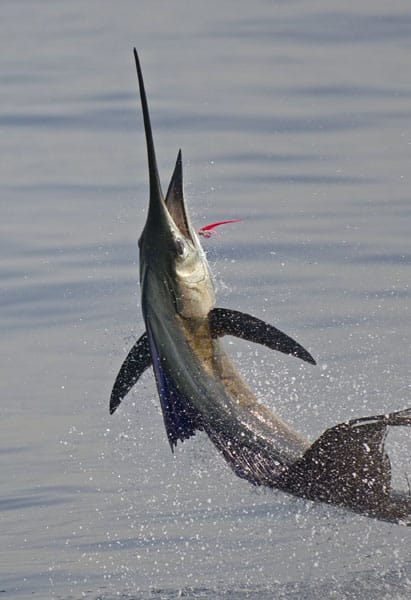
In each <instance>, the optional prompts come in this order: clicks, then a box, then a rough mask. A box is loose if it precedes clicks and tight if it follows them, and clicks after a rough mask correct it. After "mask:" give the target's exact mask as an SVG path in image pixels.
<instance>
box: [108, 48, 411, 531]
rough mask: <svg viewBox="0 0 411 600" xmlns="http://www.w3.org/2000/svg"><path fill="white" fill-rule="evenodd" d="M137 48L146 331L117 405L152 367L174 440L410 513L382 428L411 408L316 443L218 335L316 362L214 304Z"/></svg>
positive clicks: (294, 488)
mask: <svg viewBox="0 0 411 600" xmlns="http://www.w3.org/2000/svg"><path fill="white" fill-rule="evenodd" d="M134 55H135V60H136V68H137V76H138V81H139V89H140V97H141V104H142V109H143V118H144V128H145V133H146V142H147V154H148V166H149V184H150V200H149V210H148V214H147V220H146V224H145V227H144V230H143V233H142V235H141V237H140V240H139V247H140V284H141V294H142V312H143V316H144V321H145V326H146V331H145V333H144V334H143V335H142V336H141V338H140V339H139V340H138V341H137V342H136V344H135V345H134V346H133V348H132V349H131V350H130V352H129V354H128V356H127V358H126V359H125V361H124V363H123V365H122V367H121V369H120V372H119V374H118V376H117V378H116V381H115V383H114V387H113V390H112V394H111V400H110V412H114V411H115V410H116V408H117V407H118V406H119V404H120V403H121V401H122V399H123V398H124V397H125V395H126V394H127V393H128V392H129V390H130V389H131V388H132V387H133V385H134V384H135V383H136V382H137V380H138V379H139V377H140V376H141V374H142V373H143V372H144V371H145V370H146V369H147V368H149V367H152V369H153V371H154V375H155V379H156V384H157V390H158V395H159V398H160V403H161V407H162V412H163V418H164V424H165V428H166V432H167V436H168V440H169V442H170V445H171V448H173V447H174V446H175V445H176V444H177V442H178V440H180V441H184V440H185V439H187V438H189V437H191V436H192V435H194V434H195V432H196V431H198V430H200V431H205V432H206V433H207V434H208V436H209V437H210V439H211V440H212V442H213V443H214V444H215V446H216V447H217V448H218V450H219V451H220V452H221V453H222V455H223V456H224V458H225V459H226V460H227V462H228V463H229V465H230V466H231V467H232V468H233V470H234V471H235V472H236V474H237V475H239V476H240V477H243V478H245V479H247V480H248V481H250V482H251V483H253V484H256V485H266V486H270V487H276V488H279V489H282V490H284V491H287V492H290V493H293V494H296V495H299V496H302V497H306V498H311V499H318V500H322V501H325V502H330V503H335V504H342V505H345V506H347V507H350V508H352V509H354V510H360V511H362V512H366V513H367V514H370V515H373V516H377V517H379V518H384V519H388V520H399V519H402V518H404V517H405V515H407V514H408V512H409V510H410V508H411V506H409V505H408V502H407V499H406V498H404V497H402V496H401V497H397V496H395V497H394V496H393V495H392V494H391V488H390V468H389V461H388V457H387V456H386V454H385V452H384V436H385V432H386V428H387V426H388V425H410V424H411V411H402V412H399V413H393V414H391V415H386V416H381V417H380V416H378V417H371V418H370V419H367V420H363V419H359V420H358V421H355V422H354V421H352V422H349V423H347V424H341V425H337V426H336V427H334V428H332V429H330V430H327V431H326V432H325V433H324V434H323V435H322V436H321V437H320V438H319V439H318V440H317V441H316V442H314V444H310V443H309V442H308V440H306V439H305V438H303V437H302V436H301V435H300V434H298V433H297V432H296V431H294V430H293V429H292V428H291V427H289V426H288V425H287V424H286V423H284V421H282V420H281V419H280V418H279V417H278V416H276V415H275V414H274V413H273V412H272V411H271V410H269V409H268V408H267V407H265V406H264V405H262V404H261V403H260V402H259V401H257V399H256V398H255V397H254V395H253V394H252V392H251V391H250V389H249V387H248V386H247V385H246V383H245V381H244V380H243V379H242V377H241V376H240V375H239V374H238V372H237V370H236V369H235V367H234V365H233V363H232V362H231V360H230V358H229V357H228V356H227V354H226V352H225V350H224V348H223V346H222V344H221V340H220V338H221V337H222V336H225V335H234V336H237V337H240V338H243V339H246V340H249V341H253V342H256V343H260V344H264V345H265V346H268V347H269V348H272V349H275V350H279V351H281V352H284V353H286V354H290V355H292V356H295V357H298V358H300V359H302V360H305V361H307V362H309V363H311V364H315V361H314V359H313V358H312V356H311V355H310V353H309V352H308V351H307V350H305V349H304V348H303V347H302V346H301V345H300V344H298V343H297V342H296V341H295V340H293V339H292V338H290V337H289V336H288V335H286V334H285V333H283V332H281V331H280V330H278V329H276V328H275V327H273V326H271V325H269V324H267V323H265V322H263V321H261V320H259V319H257V318H255V317H252V316H251V315H248V314H244V313H241V312H239V311H235V310H230V309H226V308H216V307H215V297H214V289H213V285H212V280H211V276H210V271H209V267H208V263H207V259H206V256H205V254H204V251H203V249H202V247H201V244H200V242H199V239H198V237H197V234H196V232H195V230H194V229H193V227H192V225H191V222H190V218H189V215H188V212H187V209H186V205H185V201H184V196H183V181H182V162H181V152H179V153H178V157H177V162H176V166H175V169H174V172H173V175H172V178H171V182H170V185H169V188H168V191H167V193H166V196H165V197H164V196H163V193H162V190H161V185H160V178H159V174H158V169H157V163H156V156H155V151H154V143H153V137H152V131H151V123H150V117H149V112H148V105H147V98H146V93H145V88H144V82H143V76H142V72H141V67H140V63H139V60H138V56H137V53H136V51H134ZM364 448H368V449H369V450H367V452H365V451H364ZM353 465H354V471H355V472H354V471H353V469H352V467H353ZM360 481H361V483H360Z"/></svg>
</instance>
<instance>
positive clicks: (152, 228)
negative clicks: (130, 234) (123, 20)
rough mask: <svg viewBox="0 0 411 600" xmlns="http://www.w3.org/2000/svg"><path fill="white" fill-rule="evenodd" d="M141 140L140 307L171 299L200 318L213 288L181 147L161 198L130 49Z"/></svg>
mask: <svg viewBox="0 0 411 600" xmlns="http://www.w3.org/2000/svg"><path fill="white" fill-rule="evenodd" d="M134 57H135V61H136V68H137V77H138V82H139V89H140V98H141V106H142V110H143V120H144V130H145V135H146V144H147V157H148V171H149V187H150V199H149V207H148V214H147V220H146V223H145V226H144V229H143V232H142V234H141V237H140V240H139V248H140V283H141V288H142V304H143V306H142V308H143V311H144V310H145V307H147V303H148V302H153V299H155V301H156V303H158V305H160V303H161V302H163V303H167V304H168V305H169V303H170V302H172V303H173V305H174V308H175V311H176V313H178V314H179V315H180V316H181V317H184V318H205V317H206V316H207V314H208V313H209V311H210V310H211V308H212V307H213V306H214V290H213V285H212V282H211V276H210V270H209V267H208V263H207V259H206V256H205V253H204V251H203V249H202V247H201V244H200V242H199V239H198V236H197V234H196V232H195V230H194V228H193V226H192V224H191V221H190V217H189V215H188V212H187V207H186V203H185V200H184V194H183V172H182V158H181V150H180V151H179V152H178V156H177V162H176V165H175V168H174V172H173V175H172V177H171V181H170V185H169V187H168V191H167V194H166V197H165V198H164V195H163V192H162V189H161V183H160V177H159V173H158V167H157V160H156V154H155V149H154V142H153V135H152V129H151V122H150V115H149V111H148V104H147V97H146V92H145V87H144V81H143V75H142V71H141V66H140V61H139V58H138V54H137V52H136V50H135V49H134Z"/></svg>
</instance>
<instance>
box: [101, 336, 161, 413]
mask: <svg viewBox="0 0 411 600" xmlns="http://www.w3.org/2000/svg"><path fill="white" fill-rule="evenodd" d="M151 364H152V360H151V354H150V346H149V343H148V337H147V333H143V335H142V336H141V337H140V338H139V339H138V340H137V342H136V343H135V344H134V346H133V347H132V348H131V350H130V352H129V353H128V354H127V357H126V359H125V361H124V362H123V364H122V365H121V368H120V371H119V373H118V375H117V377H116V380H115V382H114V386H113V390H112V392H111V397H110V414H111V415H112V414H113V412H114V411H115V410H116V408H118V406H119V405H120V404H121V401H122V399H123V398H124V396H126V395H127V394H128V392H129V391H130V390H131V388H132V387H133V385H134V384H135V383H137V381H138V380H139V379H140V377H141V375H142V374H143V373H144V371H145V370H146V369H148V367H150V366H151Z"/></svg>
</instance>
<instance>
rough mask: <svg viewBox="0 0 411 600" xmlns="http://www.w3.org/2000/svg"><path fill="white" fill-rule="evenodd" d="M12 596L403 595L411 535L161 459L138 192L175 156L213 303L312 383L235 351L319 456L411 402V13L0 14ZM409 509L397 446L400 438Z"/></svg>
mask: <svg viewBox="0 0 411 600" xmlns="http://www.w3.org/2000/svg"><path fill="white" fill-rule="evenodd" d="M0 15H1V20H0V23H1V25H0V28H1V35H0V48H1V53H0V63H1V68H0V82H1V92H2V93H1V103H0V126H1V132H2V135H1V137H0V147H1V161H0V186H1V218H0V228H1V238H0V244H1V254H0V261H1V264H0V270H1V290H0V300H1V304H2V309H1V313H0V319H1V327H2V345H1V358H2V360H1V377H0V386H1V400H2V402H1V406H2V408H1V420H0V460H1V499H0V536H1V538H0V539H1V544H0V598H7V599H8V598H33V597H36V598H59V599H63V600H68V599H79V598H88V599H92V600H97V599H99V600H113V599H114V598H119V597H120V598H124V599H127V600H136V599H147V598H154V599H156V600H160V599H167V600H169V599H174V598H179V597H187V598H207V599H208V600H211V599H214V598H224V599H230V600H234V599H237V598H240V599H241V598H259V599H261V598H262V599H267V600H268V599H271V598H285V599H301V598H307V599H309V600H314V599H317V598H336V599H344V598H350V599H352V598H354V599H355V598H373V599H377V600H378V599H385V598H387V599H388V598H389V599H394V600H399V599H403V598H404V599H405V598H409V597H410V594H411V544H410V542H411V530H410V529H409V528H406V527H401V526H396V525H391V524H383V523H379V522H376V521H372V520H369V519H366V518H363V517H360V516H356V515H353V514H350V513H348V512H346V511H342V510H338V509H335V508H330V507H326V506H322V505H316V504H312V503H308V502H304V501H302V500H297V499H295V498H291V497H289V496H286V495H285V494H280V493H275V492H271V491H270V492H266V491H261V490H255V489H252V488H251V486H249V485H248V484H247V483H245V482H243V481H240V480H239V479H236V478H235V476H234V475H233V474H232V473H231V471H230V470H229V469H228V467H226V465H225V464H224V463H223V460H222V459H221V457H220V456H218V455H217V453H216V451H215V450H214V448H213V447H212V446H211V444H210V443H209V442H208V440H207V439H205V438H204V437H202V436H201V435H198V436H197V437H196V438H195V439H193V440H191V441H189V442H187V443H185V444H184V445H180V447H179V448H178V449H177V452H176V454H175V456H174V457H173V456H172V455H171V453H170V450H169V447H168V443H167V440H166V436H165V432H164V428H163V424H162V418H161V415H160V412H159V405H158V401H157V398H156V393H155V388H154V383H153V378H152V376H151V374H149V373H148V374H147V375H144V377H143V379H142V381H141V382H140V383H139V385H138V386H137V387H136V389H135V390H134V392H133V394H132V395H131V396H130V398H128V400H127V401H126V402H124V406H122V407H121V409H120V410H119V411H118V414H117V413H116V414H115V415H114V416H113V417H110V416H109V415H108V398H109V394H110V389H111V385H112V382H113V379H114V377H115V375H116V373H117V370H118V368H119V366H120V364H121V362H122V359H123V357H124V356H125V353H126V352H127V350H128V348H129V347H130V346H131V344H132V343H133V340H134V339H135V338H136V337H138V336H139V335H140V333H141V332H142V328H143V325H142V319H141V314H140V304H139V289H138V283H137V281H138V267H137V260H138V254H137V243H136V242H137V238H138V236H139V233H140V231H141V228H142V226H143V223H144V218H145V209H146V204H147V176H146V158H145V148H144V139H143V134H142V129H141V116H140V108H139V104H138V101H137V89H136V81H135V71H134V65H133V60H132V46H133V45H136V46H137V48H138V49H139V51H140V54H141V60H142V63H143V69H144V73H145V79H146V85H147V88H148V94H149V99H150V106H151V111H152V118H153V126H154V130H155V141H156V145H157V152H158V159H159V163H160V168H161V172H162V176H163V178H164V186H166V185H167V183H168V177H169V175H170V172H171V169H172V167H173V164H174V160H175V157H176V153H177V150H178V148H179V147H181V148H182V149H183V156H184V164H185V174H186V193H187V197H188V201H189V204H190V207H191V210H192V213H193V218H194V221H195V222H196V223H198V225H199V226H201V225H203V224H205V223H207V222H210V221H213V220H218V219H220V218H238V219H242V223H239V224H236V225H230V226H227V227H226V228H225V229H224V230H222V231H221V234H220V235H219V236H218V237H214V238H212V239H210V240H209V241H206V242H205V244H206V245H207V249H208V250H209V257H210V262H211V265H212V268H213V271H214V273H215V276H216V286H217V290H218V298H219V304H220V305H223V306H231V307H233V308H238V309H240V310H245V311H247V312H251V313H253V314H255V315H257V316H260V317H263V318H266V319H267V320H269V321H271V322H272V323H274V324H276V325H278V326H279V327H281V328H282V329H284V330H285V331H286V332H288V333H290V334H291V335H293V336H295V337H296V338H297V339H298V340H299V341H300V342H302V343H303V344H304V345H305V346H307V347H308V348H309V349H310V350H311V352H312V353H313V354H314V356H315V357H316V358H317V359H318V363H319V366H318V367H316V368H312V367H310V366H309V365H308V366H305V365H301V364H299V363H298V362H297V361H296V360H293V359H291V358H287V357H283V356H279V355H276V354H274V353H269V352H265V351H264V350H263V349H261V348H255V347H252V346H248V345H247V344H244V343H241V342H239V341H233V342H232V343H231V344H229V345H228V348H229V350H230V351H231V352H232V355H233V357H234V358H235V360H236V362H237V364H238V366H239V369H240V370H241V371H242V372H243V373H244V375H245V377H246V379H247V381H249V383H250V385H252V386H253V387H254V389H255V390H256V393H257V394H258V395H259V396H260V397H261V398H262V399H264V401H265V402H266V403H267V404H269V405H270V406H272V408H273V409H274V410H276V411H277V412H278V413H280V414H281V415H282V417H283V418H284V419H285V420H286V421H289V422H290V423H292V424H293V425H294V427H295V428H296V429H298V430H300V431H302V432H304V433H305V434H306V435H308V436H309V437H311V438H314V437H315V436H317V435H318V434H319V433H321V431H322V430H323V429H324V428H326V427H327V426H329V425H332V424H334V423H336V422H338V421H339V420H344V419H346V418H351V417H354V416H360V415H366V414H373V413H374V412H380V411H383V412H384V411H388V410H394V409H400V408H404V407H406V406H410V405H411V378H410V369H409V355H410V348H411V321H410V308H411V302H410V295H411V290H410V267H411V245H410V228H411V200H410V181H409V179H410V171H411V170H410V166H411V164H410V163H411V81H410V72H411V12H410V6H409V3H408V2H407V1H406V0H404V1H400V0H399V1H396V2H391V3H386V2H382V1H379V0H364V1H363V2H361V3H358V2H354V1H347V2H344V3H337V2H326V1H325V0H317V1H315V0H314V1H312V2H302V1H290V2H281V1H277V2H276V1H268V0H257V1H256V2H245V1H243V0H224V1H223V2H221V1H216V0H209V1H208V2H203V3H200V2H189V1H188V0H175V1H173V0H171V1H169V2H166V1H165V0H158V1H157V2H152V1H151V2H150V1H148V0H139V1H136V0H123V1H122V2H118V3H115V2H110V1H108V0H99V1H97V0H88V1H87V2H80V1H79V0H71V2H54V1H52V0H49V1H48V0H36V1H34V0H31V1H30V0H19V2H16V1H14V0H2V2H1V7H0ZM389 446H390V449H391V457H392V460H393V466H394V478H395V481H396V484H397V485H398V487H400V488H403V489H406V488H407V480H406V473H408V474H409V475H411V474H410V468H409V464H410V463H409V457H410V452H411V439H410V434H409V432H407V431H396V432H395V433H394V434H392V435H391V436H390V439H389Z"/></svg>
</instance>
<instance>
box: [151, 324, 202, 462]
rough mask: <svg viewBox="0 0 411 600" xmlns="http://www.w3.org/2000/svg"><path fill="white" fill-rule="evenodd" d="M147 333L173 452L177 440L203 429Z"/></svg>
mask: <svg viewBox="0 0 411 600" xmlns="http://www.w3.org/2000/svg"><path fill="white" fill-rule="evenodd" d="M147 333H148V339H149V343H150V350H151V356H152V359H153V369H154V374H155V377H156V382H157V389H158V395H159V397H160V404H161V409H162V411H163V419H164V425H165V428H166V432H167V437H168V441H169V443H170V446H171V449H172V450H174V446H176V445H177V442H178V440H180V441H181V442H183V441H184V440H186V439H188V438H190V437H191V436H193V435H194V434H195V433H196V431H198V430H202V429H203V428H202V426H201V422H200V417H199V415H198V413H197V412H196V411H195V410H194V409H193V408H192V406H191V403H190V402H189V401H188V400H187V398H185V396H184V395H183V394H182V392H181V390H179V389H178V386H177V385H176V383H175V381H174V379H173V377H172V376H171V375H170V374H169V373H168V372H167V368H166V366H165V365H164V364H163V363H162V360H161V358H160V355H159V353H158V351H157V348H156V346H155V343H154V340H153V336H152V335H151V334H150V329H149V327H147Z"/></svg>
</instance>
